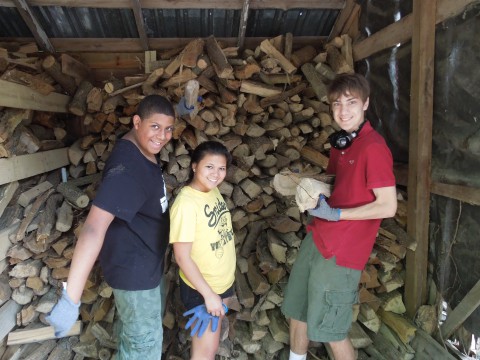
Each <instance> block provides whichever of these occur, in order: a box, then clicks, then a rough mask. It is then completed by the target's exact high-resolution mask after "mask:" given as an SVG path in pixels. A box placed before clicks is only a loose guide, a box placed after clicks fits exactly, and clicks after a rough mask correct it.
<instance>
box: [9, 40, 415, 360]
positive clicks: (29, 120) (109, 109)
mask: <svg viewBox="0 0 480 360" xmlns="http://www.w3.org/2000/svg"><path fill="white" fill-rule="evenodd" d="M1 50H2V49H0V72H1V73H2V74H3V75H1V79H3V80H7V81H11V82H15V83H18V84H22V85H26V86H29V87H30V88H31V89H32V92H35V93H38V94H41V95H47V94H49V93H51V92H59V93H63V94H66V95H69V96H70V97H71V99H70V101H69V103H68V106H67V107H68V114H54V113H47V112H39V111H37V112H34V111H31V110H18V109H11V108H4V109H1V120H0V157H2V158H6V159H8V158H12V157H14V156H24V155H25V156H28V154H34V153H37V152H47V151H51V150H53V149H65V151H66V153H67V155H68V164H67V165H63V166H64V169H65V170H66V171H63V180H62V176H61V171H60V169H59V168H60V167H61V166H58V168H57V169H56V170H51V171H48V172H45V173H42V174H39V175H36V176H32V177H29V178H27V179H24V180H21V179H19V180H21V181H12V182H10V183H8V184H5V185H2V187H1V190H0V194H1V199H0V204H1V205H2V206H0V210H1V213H0V215H1V218H0V224H1V226H0V229H2V230H0V260H3V261H5V262H6V268H5V271H4V272H3V274H2V275H1V277H0V306H1V308H0V319H2V325H1V327H3V328H4V329H2V330H3V332H2V333H0V338H1V339H3V345H1V346H0V358H1V359H7V358H11V357H12V356H16V358H20V357H21V358H24V359H37V358H38V359H40V358H42V359H44V358H47V356H48V359H72V358H74V359H83V358H92V359H109V358H111V357H112V356H113V353H114V351H115V347H116V344H115V341H114V337H113V336H112V334H113V327H114V325H113V324H114V321H113V320H114V317H115V309H114V299H113V297H112V289H111V288H110V287H109V286H108V285H107V284H106V283H105V282H104V281H103V279H102V276H101V271H100V270H99V269H98V268H94V270H93V271H92V273H91V276H90V278H89V280H88V283H87V285H86V288H85V291H84V293H83V296H82V306H81V318H80V320H81V322H82V324H83V327H82V328H80V326H78V327H77V328H76V336H72V337H70V338H65V339H62V340H57V341H55V340H54V339H53V338H52V335H53V333H52V330H51V328H45V327H46V326H47V324H46V322H45V320H44V317H45V314H46V313H48V312H49V311H50V309H51V308H52V306H53V305H54V304H55V302H56V299H57V295H58V293H59V289H61V286H62V285H61V284H62V281H65V280H66V278H67V275H68V271H69V264H70V261H71V258H72V254H73V251H74V246H75V239H76V237H77V235H78V233H79V231H80V229H81V227H82V223H83V221H84V219H85V217H86V214H87V212H88V205H89V201H90V200H91V199H92V198H93V197H94V195H95V189H96V185H97V184H98V181H99V179H100V176H101V171H102V169H103V167H104V165H105V161H106V159H107V158H108V155H109V154H110V152H111V150H112V148H113V146H114V144H115V141H116V139H117V138H119V137H121V136H122V135H123V134H124V133H125V132H127V131H128V130H129V128H130V125H131V118H132V115H133V114H134V113H135V110H136V106H137V104H138V103H139V102H140V100H141V99H142V98H143V97H144V96H146V95H149V94H161V95H165V96H167V97H169V98H170V99H171V100H172V102H173V103H177V102H178V101H179V99H180V98H181V96H183V94H184V86H185V83H186V82H187V81H189V80H192V79H195V80H197V81H198V83H199V85H200V92H199V95H201V96H202V101H201V102H200V103H198V104H197V105H196V107H195V110H194V111H193V112H192V113H191V114H189V115H186V116H184V117H183V118H179V119H178V120H177V122H176V126H175V132H174V139H173V140H172V141H171V142H170V144H168V145H167V146H166V147H165V148H164V149H163V150H162V151H161V153H160V159H161V160H162V161H163V162H164V163H165V167H164V169H165V170H164V175H165V179H166V182H167V185H168V191H169V192H170V193H171V195H172V196H175V194H176V193H177V191H178V189H179V188H180V187H181V186H182V185H183V184H184V183H185V181H186V180H187V177H188V173H189V171H190V170H189V169H190V157H189V153H190V150H191V149H193V148H195V147H196V145H197V144H199V143H200V142H202V141H204V140H207V139H210V140H218V141H221V142H222V143H224V144H225V146H226V147H227V148H228V149H229V150H230V152H231V154H232V156H233V164H232V166H231V167H230V168H229V170H228V175H227V177H226V180H225V181H224V183H222V184H221V186H220V189H221V192H222V194H223V195H224V197H225V200H226V202H227V204H228V207H229V209H230V211H231V214H232V221H233V225H234V230H235V236H236V239H235V241H236V246H237V254H238V255H237V257H238V259H237V272H236V283H235V288H236V301H235V302H234V304H233V305H232V306H231V311H230V312H229V314H228V322H227V321H224V323H223V330H222V342H221V345H220V349H219V356H220V357H221V358H238V359H252V358H254V359H276V358H284V357H283V356H284V355H285V354H286V353H288V349H289V348H288V342H289V335H288V323H287V322H286V321H285V319H284V317H283V315H282V314H281V313H280V305H281V303H282V299H283V289H284V286H285V284H286V282H287V280H288V274H289V271H290V269H291V267H292V265H293V263H294V261H295V258H296V255H297V252H298V248H299V246H300V243H301V241H302V239H303V237H304V235H305V224H306V221H307V217H306V215H305V214H304V213H301V212H300V210H299V208H298V206H297V205H296V204H295V199H294V196H292V195H282V194H281V193H280V192H279V191H277V190H276V189H275V187H274V185H273V178H274V176H275V175H277V174H279V173H284V174H296V175H298V176H304V177H305V176H307V177H316V178H321V179H323V180H326V179H328V177H323V178H322V176H323V175H324V171H325V168H326V166H327V163H328V150H329V144H328V142H327V138H328V136H329V135H330V134H331V133H332V132H334V131H335V130H336V129H337V127H336V125H335V124H334V122H333V120H332V118H331V116H330V114H329V107H328V104H327V98H326V86H327V85H328V83H329V81H331V79H333V77H334V76H335V74H337V73H344V72H353V60H352V54H351V40H350V38H349V37H348V35H343V36H341V37H338V38H335V39H334V40H332V41H331V42H330V43H328V44H323V45H321V46H320V48H318V49H317V48H315V47H313V46H305V47H302V48H300V49H294V47H293V43H292V37H291V36H279V37H276V38H273V39H268V40H264V41H262V42H261V43H260V45H259V46H258V47H256V48H255V49H245V50H243V51H241V52H240V51H239V49H238V48H236V47H225V46H222V44H221V43H219V42H217V40H216V39H215V38H214V37H209V38H207V39H195V40H193V41H191V42H190V43H189V44H188V45H187V46H185V47H184V48H181V49H172V50H168V51H163V52H158V54H156V53H155V52H153V53H155V54H154V55H155V56H153V57H152V56H151V54H152V52H149V53H150V56H149V57H148V58H147V56H146V57H145V70H146V73H145V74H140V75H138V76H128V77H125V78H122V79H117V78H112V79H109V80H108V81H105V82H103V83H101V84H97V83H95V81H94V80H92V79H90V78H89V70H88V67H87V66H86V65H85V64H83V63H81V62H79V61H78V60H76V59H74V58H73V57H71V56H69V55H67V54H62V55H61V56H58V57H54V56H51V55H50V56H46V57H42V58H40V57H33V56H28V57H27V56H23V57H22V56H21V54H19V53H18V52H15V53H12V52H11V51H7V50H5V51H4V52H2V51H1ZM157 57H158V59H157ZM290 178H295V176H290ZM399 196H400V197H401V196H402V194H401V193H400V192H399ZM405 220H406V206H405V201H404V200H402V199H400V201H399V208H398V212H397V216H396V218H395V219H390V220H388V221H387V220H386V221H384V222H383V223H382V229H381V231H380V232H379V234H378V239H377V242H376V245H375V248H374V250H373V252H372V254H371V257H370V261H369V263H368V265H367V266H366V268H365V270H364V271H363V274H362V279H361V283H360V304H359V305H358V306H356V310H357V311H356V312H355V319H353V321H354V322H353V327H352V331H351V337H352V341H353V343H354V346H355V347H356V348H358V349H359V351H360V352H361V353H362V354H364V355H365V356H366V358H375V359H411V358H413V353H414V351H413V349H412V347H411V346H410V345H409V343H410V341H411V340H412V338H413V337H414V335H415V330H416V327H415V326H414V325H413V324H412V323H410V322H409V321H407V320H406V319H405V318H403V317H402V315H401V314H403V313H404V312H405V306H404V305H403V301H402V287H403V281H404V280H403V279H404V271H403V265H402V264H403V262H402V259H403V258H404V257H405V254H406V249H407V248H412V247H413V246H414V244H412V243H411V242H410V241H409V239H408V237H407V235H406V233H405V231H404V226H405ZM3 268H4V267H2V269H3ZM177 271H178V268H177V266H176V264H175V261H174V258H173V256H172V254H171V253H170V252H169V253H167V268H166V279H167V285H168V289H169V293H168V295H167V303H166V312H165V317H164V327H165V334H164V349H163V350H164V352H165V353H166V358H167V359H187V358H188V353H189V344H190V340H189V335H188V332H186V331H185V330H184V329H183V328H184V325H185V322H186V319H184V318H183V317H182V315H181V314H182V312H183V311H184V310H185V309H182V308H181V306H180V305H179V304H180V301H179V294H178V288H177V286H176V279H177ZM3 319H9V321H8V322H7V321H6V322H4V320H3ZM12 319H13V320H12ZM2 353H3V357H1V356H2V355H1V354H2ZM328 353H329V349H328V347H327V348H325V347H323V346H321V345H320V344H313V346H312V349H311V352H310V354H311V356H312V358H324V359H325V358H327V356H328ZM39 354H42V356H43V357H39V356H40V355H39Z"/></svg>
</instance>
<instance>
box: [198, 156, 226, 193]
mask: <svg viewBox="0 0 480 360" xmlns="http://www.w3.org/2000/svg"><path fill="white" fill-rule="evenodd" d="M192 169H193V172H194V175H193V180H192V182H191V183H190V186H191V187H192V188H194V189H195V190H198V191H202V192H209V191H210V190H212V189H214V188H215V187H217V186H218V185H220V184H221V183H222V181H223V180H224V179H225V176H226V175H227V159H226V158H225V156H224V155H219V154H206V155H205V156H204V157H203V158H202V159H201V160H200V161H199V162H198V163H193V164H192Z"/></svg>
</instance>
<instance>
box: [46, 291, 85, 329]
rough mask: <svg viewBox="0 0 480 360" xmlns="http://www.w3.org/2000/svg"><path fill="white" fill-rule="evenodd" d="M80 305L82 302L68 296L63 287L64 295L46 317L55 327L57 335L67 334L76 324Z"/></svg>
mask: <svg viewBox="0 0 480 360" xmlns="http://www.w3.org/2000/svg"><path fill="white" fill-rule="evenodd" d="M79 307H80V302H78V304H75V303H74V302H73V300H72V299H70V297H69V296H68V294H67V291H66V290H65V289H63V291H62V297H61V298H60V300H58V303H57V304H56V305H55V306H54V307H53V309H52V311H50V313H49V314H48V315H47V317H46V318H45V320H47V321H48V323H49V324H50V325H52V326H53V327H54V329H55V336H56V337H58V338H60V337H64V336H67V334H68V332H69V331H70V329H71V328H72V326H73V324H75V321H77V319H78V313H79V311H78V308H79Z"/></svg>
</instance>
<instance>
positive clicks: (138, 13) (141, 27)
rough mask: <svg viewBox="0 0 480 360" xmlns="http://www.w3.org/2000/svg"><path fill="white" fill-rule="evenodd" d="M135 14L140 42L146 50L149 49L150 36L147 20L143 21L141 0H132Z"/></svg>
mask: <svg viewBox="0 0 480 360" xmlns="http://www.w3.org/2000/svg"><path fill="white" fill-rule="evenodd" d="M132 9H133V14H134V15H135V23H136V24H137V31H138V36H139V37H140V44H141V45H142V49H143V50H144V51H147V50H148V37H147V32H146V31H145V22H144V21H143V15H142V6H141V5H140V0H132Z"/></svg>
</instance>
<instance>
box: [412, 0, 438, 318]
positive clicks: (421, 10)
mask: <svg viewBox="0 0 480 360" xmlns="http://www.w3.org/2000/svg"><path fill="white" fill-rule="evenodd" d="M436 5H437V0H415V1H414V2H413V19H414V29H413V38H412V65H413V66H412V75H411V78H412V81H411V91H410V92H411V94H412V96H411V97H410V114H411V117H410V143H409V162H408V163H409V170H408V214H407V232H408V234H409V235H410V236H412V237H413V238H414V239H415V240H416V241H417V248H416V250H415V251H412V250H408V252H407V265H406V279H405V305H406V308H407V314H408V316H410V317H411V318H413V317H414V316H415V313H416V312H417V309H418V308H419V307H420V305H422V304H424V303H425V300H426V297H427V273H428V271H427V263H428V224H429V210H430V209H429V206H430V183H431V172H430V167H431V159H432V122H433V121H432V119H433V75H434V58H435V11H436Z"/></svg>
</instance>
